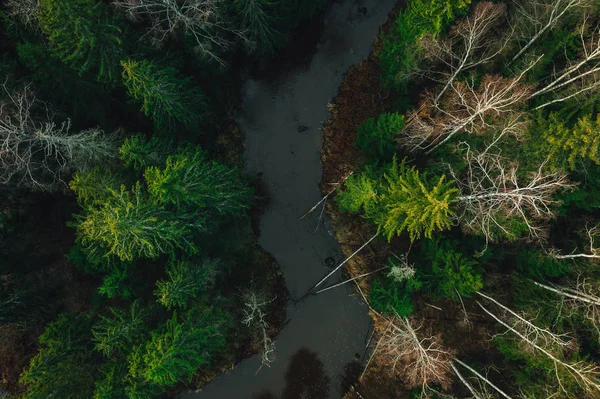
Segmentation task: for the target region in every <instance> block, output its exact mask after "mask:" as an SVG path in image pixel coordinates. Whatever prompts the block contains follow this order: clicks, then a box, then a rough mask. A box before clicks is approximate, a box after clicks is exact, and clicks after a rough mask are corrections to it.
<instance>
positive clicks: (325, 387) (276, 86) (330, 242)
mask: <svg viewBox="0 0 600 399" xmlns="http://www.w3.org/2000/svg"><path fill="white" fill-rule="evenodd" d="M394 4H395V0H339V1H337V2H334V3H333V4H332V5H331V7H330V8H329V9H328V11H327V13H326V15H325V17H324V18H325V22H324V29H323V33H322V36H321V38H320V41H319V44H318V46H317V48H316V50H315V52H314V55H313V56H312V59H311V61H310V63H309V64H308V65H307V66H304V67H299V68H297V69H296V70H290V71H287V72H286V73H285V74H284V75H283V76H279V77H278V78H277V79H276V80H273V79H266V78H265V79H262V80H259V81H257V80H248V81H247V83H246V84H245V87H244V89H243V93H242V94H243V102H242V110H241V113H240V115H239V117H238V122H239V123H240V125H241V126H242V129H244V130H245V134H246V142H245V146H246V153H245V157H246V171H247V172H248V173H249V174H253V175H256V174H259V173H260V174H262V179H263V181H264V183H265V185H266V189H267V192H268V193H269V196H270V197H271V201H270V205H269V207H268V209H267V210H266V211H265V213H264V214H263V216H262V218H261V222H260V237H259V242H260V245H262V246H263V248H265V250H267V251H268V252H270V253H271V254H273V256H274V257H275V258H276V259H277V261H278V262H279V264H280V265H281V267H282V268H283V272H284V275H285V280H286V284H287V286H288V289H289V291H290V296H291V297H292V298H299V297H301V296H302V295H303V294H304V293H305V292H306V291H307V290H308V289H309V288H310V287H311V286H312V285H313V284H314V283H315V282H317V281H318V280H319V279H320V278H321V277H323V276H324V275H325V274H326V273H327V272H328V271H329V270H331V269H330V265H328V264H327V263H328V262H327V258H333V260H334V261H335V262H336V263H339V261H340V260H341V258H342V255H341V251H340V248H339V245H338V244H337V242H336V240H335V238H334V235H333V233H332V231H331V227H330V226H329V224H328V223H327V220H324V223H322V224H321V225H320V226H319V228H318V230H316V231H315V228H316V227H317V216H318V212H317V214H315V215H312V218H309V219H308V220H307V219H305V220H300V219H299V217H300V216H301V215H302V214H303V213H304V212H305V211H307V210H308V209H310V208H311V207H312V205H314V204H315V203H316V202H318V201H319V199H320V197H321V194H320V192H319V190H318V185H319V182H320V180H321V172H322V169H321V163H320V157H319V154H320V150H321V146H322V134H321V130H320V127H321V124H322V123H323V121H325V120H326V119H327V118H328V117H329V111H328V109H327V104H328V103H329V102H331V100H332V99H333V97H334V96H335V94H336V92H337V88H338V86H339V85H340V83H341V80H342V76H343V74H344V72H345V71H346V70H347V69H348V68H349V67H350V66H351V65H352V64H355V63H357V62H359V61H361V60H362V59H364V58H366V57H367V56H368V54H369V52H370V51H371V48H372V44H373V41H374V39H375V37H376V35H377V32H378V29H379V27H380V26H381V25H382V24H383V23H384V22H385V20H386V18H387V16H388V14H389V12H390V11H391V10H392V8H393V6H394ZM338 279H340V275H336V276H333V277H332V278H331V282H335V281H336V280H338ZM287 318H288V319H289V323H287V324H286V326H285V327H284V328H283V330H282V331H281V333H280V334H279V336H278V337H277V339H276V342H275V345H276V361H275V362H274V364H273V365H272V366H271V367H270V368H262V369H261V370H260V371H259V372H258V373H256V371H257V370H258V369H259V367H260V355H257V356H254V357H252V358H250V359H247V360H244V361H242V362H241V363H240V364H238V365H237V366H236V367H235V368H234V369H233V370H231V371H230V372H229V373H226V374H223V375H221V376H219V377H218V378H216V379H215V380H214V381H213V382H211V383H210V384H209V385H207V386H206V387H205V388H204V390H203V391H201V392H197V393H186V394H183V395H182V399H246V398H247V399H278V398H281V399H292V398H294V399H300V398H306V399H328V398H335V399H337V398H339V397H340V396H341V390H342V388H341V387H342V380H343V376H344V374H345V373H347V370H348V369H349V368H351V366H352V364H353V362H354V364H355V362H356V360H357V359H358V360H359V361H362V360H363V359H362V356H363V354H364V352H365V343H366V342H365V341H366V339H367V338H368V335H369V333H370V329H371V323H370V321H371V319H370V318H369V316H368V314H367V308H366V306H365V305H364V304H362V303H361V301H360V300H359V298H357V297H356V296H354V295H353V289H352V287H351V286H350V285H347V286H343V287H340V288H337V289H334V290H330V291H327V292H325V293H323V294H320V295H318V296H310V297H308V298H307V299H306V300H304V301H302V302H299V303H297V302H295V301H290V303H289V304H288V310H287Z"/></svg>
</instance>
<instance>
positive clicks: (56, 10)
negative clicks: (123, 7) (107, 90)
mask: <svg viewBox="0 0 600 399" xmlns="http://www.w3.org/2000/svg"><path fill="white" fill-rule="evenodd" d="M39 18H40V25H41V26H42V30H43V32H44V33H45V35H46V36H47V38H48V41H49V42H50V44H51V46H52V51H53V53H54V55H55V56H56V57H57V58H59V59H60V60H62V61H63V62H64V63H66V64H68V65H70V66H71V67H72V68H73V69H75V70H77V71H78V72H79V73H83V72H87V71H90V72H93V73H95V74H96V77H97V79H98V80H99V81H102V82H114V81H116V80H117V79H118V77H119V73H118V68H119V61H120V60H121V59H122V58H123V49H122V47H121V38H120V37H121V29H120V28H119V27H118V26H117V25H116V22H115V21H114V20H113V19H112V17H111V16H110V12H109V10H108V7H107V5H106V4H105V3H103V2H101V1H95V0H40V14H39Z"/></svg>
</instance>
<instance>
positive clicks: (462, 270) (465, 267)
mask: <svg viewBox="0 0 600 399" xmlns="http://www.w3.org/2000/svg"><path fill="white" fill-rule="evenodd" d="M419 252H420V256H419V264H420V265H421V266H422V267H419V271H420V273H419V274H420V275H421V276H422V277H421V278H422V280H423V281H424V283H425V287H426V288H427V291H428V292H429V293H431V294H432V295H434V296H435V297H445V298H448V299H451V300H453V301H455V302H459V301H460V297H461V296H462V297H467V298H468V297H470V296H471V295H472V294H473V293H475V292H477V291H479V290H480V289H481V288H483V279H482V277H481V275H480V274H479V273H477V272H476V271H475V270H474V267H475V266H476V265H477V262H474V261H473V260H470V259H468V258H466V257H465V256H464V255H463V254H461V253H460V252H457V251H456V249H455V244H454V243H453V242H451V241H448V240H445V239H444V238H443V236H440V237H438V238H436V239H433V240H426V241H424V242H423V244H422V246H421V248H420V251H419Z"/></svg>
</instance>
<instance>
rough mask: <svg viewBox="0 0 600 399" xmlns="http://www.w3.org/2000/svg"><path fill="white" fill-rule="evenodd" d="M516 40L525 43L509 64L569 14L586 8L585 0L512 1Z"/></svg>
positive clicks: (586, 2)
mask: <svg viewBox="0 0 600 399" xmlns="http://www.w3.org/2000/svg"><path fill="white" fill-rule="evenodd" d="M514 4H515V6H516V9H517V12H516V13H515V20H516V24H515V31H516V33H517V35H516V37H517V39H520V40H521V41H525V44H524V45H523V46H522V47H521V49H520V50H519V52H518V53H517V54H516V55H515V56H514V57H513V59H512V61H511V62H514V61H515V60H516V59H517V58H519V57H520V56H522V55H523V54H525V52H526V51H527V50H528V49H529V47H531V45H533V44H534V43H535V42H536V41H537V40H538V39H539V38H540V37H542V35H544V33H546V32H548V31H549V30H551V29H552V28H554V27H556V26H557V25H558V23H559V22H560V20H561V19H562V18H563V17H564V16H565V15H569V14H570V13H572V12H574V11H576V10H578V9H582V8H584V7H585V6H587V4H588V1H587V0H524V1H514Z"/></svg>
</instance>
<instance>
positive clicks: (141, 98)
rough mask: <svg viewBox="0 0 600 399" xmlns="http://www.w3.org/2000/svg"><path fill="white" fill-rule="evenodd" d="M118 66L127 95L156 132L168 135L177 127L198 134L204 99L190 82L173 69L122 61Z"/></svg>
mask: <svg viewBox="0 0 600 399" xmlns="http://www.w3.org/2000/svg"><path fill="white" fill-rule="evenodd" d="M121 65H122V67H123V83H124V84H125V87H126V88H127V93H128V94H129V96H130V97H131V98H132V99H133V100H134V101H136V102H138V103H140V104H141V105H142V112H143V113H144V115H146V116H147V117H149V118H150V119H152V121H153V122H154V125H155V126H156V128H157V129H159V130H166V131H170V130H173V129H174V128H175V127H176V124H177V123H181V124H182V125H183V126H185V127H186V128H187V129H189V130H191V131H198V128H199V126H198V125H199V123H200V122H201V121H202V118H203V115H204V114H205V113H206V97H205V95H204V93H203V92H202V91H201V90H200V89H198V88H197V87H195V86H194V85H193V84H192V83H191V81H190V78H184V77H181V76H180V74H179V73H178V72H177V70H176V69H175V68H171V67H162V66H159V65H157V64H156V63H153V62H150V61H146V60H142V61H133V60H127V61H122V62H121Z"/></svg>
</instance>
